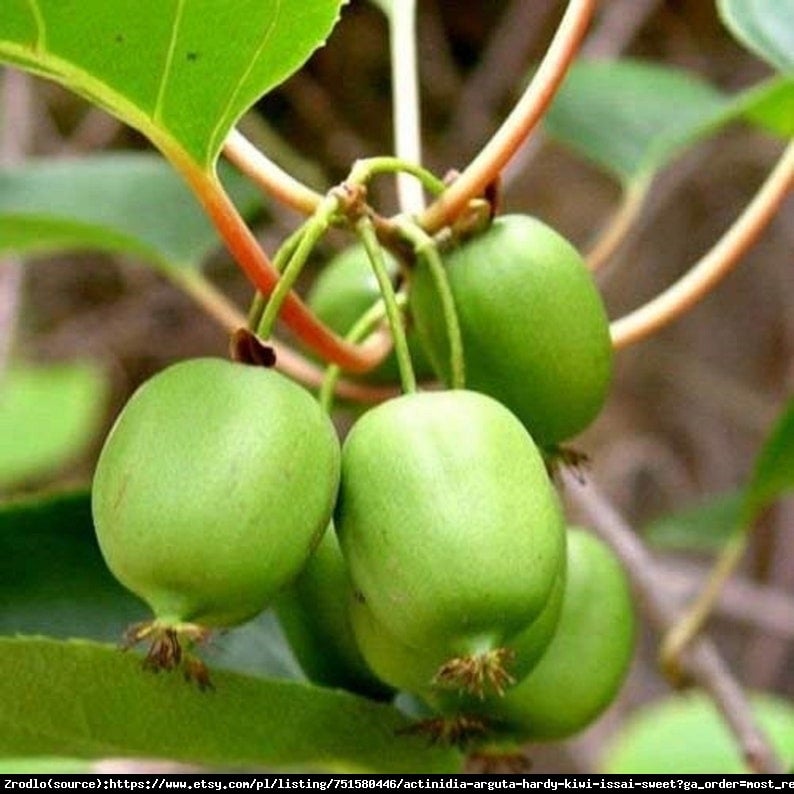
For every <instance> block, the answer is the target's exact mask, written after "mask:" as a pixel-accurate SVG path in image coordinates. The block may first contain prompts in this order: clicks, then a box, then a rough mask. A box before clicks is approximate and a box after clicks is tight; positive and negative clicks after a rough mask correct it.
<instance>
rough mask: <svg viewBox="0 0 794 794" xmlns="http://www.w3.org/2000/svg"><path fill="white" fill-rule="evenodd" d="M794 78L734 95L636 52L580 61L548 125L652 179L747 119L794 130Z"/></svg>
mask: <svg viewBox="0 0 794 794" xmlns="http://www.w3.org/2000/svg"><path fill="white" fill-rule="evenodd" d="M793 103H794V81H791V80H789V79H786V78H775V79H773V80H770V81H769V82H768V83H764V84H762V85H760V86H754V87H753V88H752V89H750V90H748V91H746V92H743V93H741V94H737V95H736V96H728V95H726V94H723V93H721V92H720V91H718V90H717V89H716V88H713V87H712V86H710V85H709V84H708V83H706V82H704V81H703V80H701V79H700V78H698V77H696V76H695V75H692V74H690V73H688V72H686V71H683V70H681V69H674V68H671V67H669V66H662V65H659V64H652V63H648V62H642V61H638V60H633V59H622V60H616V61H592V62H579V63H576V64H574V66H573V67H572V68H571V70H570V71H569V73H568V76H567V77H566V79H565V82H564V83H563V86H562V88H561V90H560V92H559V93H558V95H557V97H556V98H555V100H554V102H553V104H552V106H551V108H550V109H549V112H548V114H547V115H546V119H545V124H546V131H547V132H548V133H549V135H550V136H551V137H552V138H555V139H556V140H558V141H560V142H561V143H562V144H564V145H566V146H568V147H570V148H572V149H573V150H574V151H576V152H578V153H579V154H581V155H582V156H584V157H585V158H587V159H589V160H591V161H592V162H593V163H594V164H596V165H597V166H599V167H600V168H602V169H604V170H605V171H607V172H608V173H611V174H612V175H614V176H615V177H616V178H617V179H619V180H620V181H622V182H623V183H632V182H635V181H637V180H641V179H645V178H647V177H648V176H650V175H652V174H653V173H654V172H656V171H658V170H659V169H661V168H663V167H664V166H665V165H667V164H668V163H669V162H670V161H671V160H672V159H673V157H675V156H676V155H677V154H679V153H680V152H681V151H682V150H683V149H685V148H686V147H687V146H691V145H693V144H694V143H696V142H698V141H699V140H701V139H703V138H705V137H707V136H709V135H712V134H714V133H716V132H717V131H719V130H720V129H721V128H722V127H723V126H725V125H726V124H728V123H729V122H731V121H734V120H737V119H744V120H746V121H749V122H751V123H753V124H756V125H759V126H762V127H764V128H766V129H767V130H768V131H770V132H772V133H774V134H778V135H783V136H788V135H790V134H792V132H794V104H793Z"/></svg>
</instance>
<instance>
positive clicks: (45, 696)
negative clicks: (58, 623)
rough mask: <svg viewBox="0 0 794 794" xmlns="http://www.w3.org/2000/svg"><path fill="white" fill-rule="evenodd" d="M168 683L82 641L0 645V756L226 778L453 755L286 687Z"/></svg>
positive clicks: (352, 704) (438, 766)
mask: <svg viewBox="0 0 794 794" xmlns="http://www.w3.org/2000/svg"><path fill="white" fill-rule="evenodd" d="M213 682H214V685H215V689H214V690H212V691H209V692H201V691H199V690H198V689H197V688H196V687H194V686H191V685H190V684H188V683H186V682H185V681H183V680H182V678H181V676H179V675H168V674H161V675H152V674H150V673H146V672H144V671H143V670H141V666H140V662H139V660H138V659H136V658H134V657H132V656H130V655H129V654H121V653H119V651H118V650H116V649H115V648H111V647H107V646H102V645H98V644H94V643H88V642H58V641H54V640H45V639H38V638H18V639H0V702H2V703H3V710H2V712H0V756H16V757H20V756H26V755H38V756H40V755H59V756H69V757H76V758H96V757H102V756H105V757H106V756H122V757H150V758H153V757H154V758H157V757H160V758H163V757H164V758H170V759H173V760H176V761H183V762H187V763H199V764H202V765H209V766H219V765H222V766H225V767H236V768H249V767H262V766H267V767H269V768H271V769H272V768H280V769H293V770H294V769H302V770H309V771H311V770H315V771H316V770H328V771H347V772H373V771H377V772H414V773H418V772H422V773H429V772H447V773H449V772H456V771H459V770H460V767H461V759H460V756H459V755H458V754H457V753H456V752H453V751H451V750H442V749H439V748H433V747H430V746H429V745H428V743H427V741H426V740H425V739H423V738H420V737H409V736H405V735H400V734H399V731H400V730H401V729H404V728H406V727H407V726H408V725H409V722H408V720H407V719H406V718H405V717H404V716H402V715H401V714H400V713H399V712H397V711H396V710H395V709H394V708H393V707H391V706H384V705H381V704H377V703H373V702H371V701H368V700H365V699H363V698H359V697H356V696H354V695H351V694H349V693H347V692H342V691H340V690H329V689H322V688H320V687H316V686H313V685H310V684H305V683H298V682H293V681H267V680H262V679H257V678H250V677H246V676H241V675H238V674H235V673H216V674H215V675H214V677H213Z"/></svg>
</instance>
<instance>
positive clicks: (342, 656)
mask: <svg viewBox="0 0 794 794" xmlns="http://www.w3.org/2000/svg"><path fill="white" fill-rule="evenodd" d="M352 597H353V589H352V585H351V584H350V576H349V574H348V572H347V565H346V564H345V561H344V558H343V557H342V552H341V551H340V550H339V542H338V541H337V539H336V532H335V531H334V529H333V526H331V527H329V528H328V530H327V531H326V533H325V534H324V535H323V539H322V541H321V542H320V545H319V546H318V547H317V548H316V549H315V550H314V551H313V552H312V555H311V557H309V560H308V562H307V563H306V565H305V566H304V568H303V570H302V571H301V572H300V574H298V577H297V578H296V579H295V581H294V582H292V583H291V584H290V585H289V586H288V587H287V588H286V590H284V591H283V592H282V593H281V594H279V596H278V598H277V599H276V603H275V609H276V614H277V615H278V619H279V622H280V623H281V627H282V628H283V629H284V633H285V634H286V635H287V639H288V640H289V644H290V647H291V648H292V651H293V653H294V654H295V656H296V658H297V659H298V662H299V663H300V666H301V668H302V669H303V672H304V673H306V676H307V677H308V678H309V679H310V680H312V681H314V682H315V683H318V684H323V685H324V686H330V687H341V688H343V689H347V690H350V691H351V692H358V693H359V694H361V695H365V696H366V697H370V698H374V699H377V700H386V699H389V698H390V697H391V696H392V695H393V694H394V691H393V690H392V689H391V688H390V687H388V686H386V685H384V684H383V683H381V682H380V681H379V680H378V679H377V678H376V677H375V675H374V674H373V673H372V671H371V670H370V669H369V667H367V663H366V662H365V661H364V659H363V657H362V656H361V652H360V651H359V649H358V645H357V644H356V638H355V636H354V634H353V627H352V625H351V621H350V615H349V612H348V602H349V601H350V600H351V599H352Z"/></svg>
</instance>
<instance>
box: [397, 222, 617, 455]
mask: <svg viewBox="0 0 794 794" xmlns="http://www.w3.org/2000/svg"><path fill="white" fill-rule="evenodd" d="M446 269H447V274H448V278H449V282H450V286H451V289H452V294H453V297H454V299H455V304H456V307H457V312H458V318H459V321H460V328H461V335H462V339H463V352H464V359H465V364H466V385H467V387H468V388H470V389H473V390H475V391H480V392H483V393H485V394H489V395H491V396H492V397H495V398H496V399H497V400H499V401H500V402H501V403H503V404H504V405H506V406H507V407H508V408H509V409H510V410H511V411H512V412H513V413H515V414H516V416H518V418H519V419H520V420H521V421H522V422H523V423H524V425H525V426H526V428H527V429H528V430H529V432H530V434H531V435H532V437H533V438H534V439H535V441H536V443H538V444H540V445H541V446H546V447H551V446H554V445H555V444H557V443H559V442H561V441H564V440H565V439H567V438H570V437H571V436H573V435H575V434H576V433H579V432H580V431H581V430H583V429H584V428H585V427H587V425H588V424H590V422H591V421H592V420H593V419H594V418H595V416H596V415H597V414H598V412H599V411H600V409H601V407H602V406H603V404H604V401H605V399H606V395H607V389H608V387H609V382H610V378H611V370H612V347H611V342H610V336H609V322H608V319H607V316H606V312H605V310H604V306H603V303H602V301H601V298H600V295H599V293H598V290H597V289H596V287H595V285H594V283H593V280H592V278H591V276H590V273H589V272H588V270H587V268H586V267H585V265H584V262H583V261H582V258H581V256H580V255H579V253H578V252H577V251H576V249H574V248H573V246H571V245H570V243H568V242H567V241H566V240H565V239H564V238H563V237H562V236H560V235H559V234H558V233H557V232H555V231H554V230H553V229H551V228H550V227H549V226H546V225H545V224H544V223H542V222H541V221H539V220H536V219H535V218H530V217H527V216H522V215H506V216H503V217H500V218H497V219H496V220H495V221H494V222H493V224H492V225H491V226H490V227H489V228H488V230H487V231H485V232H484V233H482V234H481V235H479V236H477V237H475V238H473V239H471V240H469V241H467V242H465V243H463V244H462V245H460V246H459V247H458V248H456V249H454V250H453V251H452V252H451V253H450V254H449V255H448V256H447V257H446ZM409 294H410V307H411V311H412V313H413V317H414V319H415V322H416V326H417V331H418V332H419V336H420V339H421V340H422V343H423V344H424V345H425V348H426V351H427V353H428V355H429V357H430V360H431V361H432V363H433V366H434V367H435V368H436V370H437V371H438V373H439V374H440V375H441V377H442V378H443V379H444V380H445V381H446V382H447V383H449V381H450V364H449V341H448V339H447V332H446V328H445V325H444V319H443V315H442V313H441V311H440V309H439V306H440V305H441V304H440V298H439V297H438V292H437V290H436V287H435V282H434V280H433V277H432V275H431V273H430V271H429V268H428V267H427V266H426V265H424V264H423V263H421V262H420V263H419V265H418V266H417V268H416V270H415V272H414V274H413V277H412V279H411V287H410V293H409Z"/></svg>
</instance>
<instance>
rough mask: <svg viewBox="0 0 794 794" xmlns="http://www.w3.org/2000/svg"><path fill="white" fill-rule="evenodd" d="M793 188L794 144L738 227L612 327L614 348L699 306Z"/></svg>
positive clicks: (644, 335) (747, 248)
mask: <svg viewBox="0 0 794 794" xmlns="http://www.w3.org/2000/svg"><path fill="white" fill-rule="evenodd" d="M793 186H794V141H791V142H790V143H789V145H788V146H787V147H786V149H785V150H784V151H783V154H782V155H781V157H780V159H779V160H778V162H777V165H776V166H775V167H774V169H773V170H772V172H771V173H770V174H769V176H768V177H767V179H766V181H765V182H764V184H763V185H762V186H761V188H760V189H759V191H758V193H756V195H755V197H754V198H753V200H752V201H751V202H750V203H749V204H748V205H747V207H746V208H745V210H744V212H743V213H742V214H741V215H740V216H739V218H738V219H737V220H736V222H735V223H734V224H733V226H731V228H730V229H728V231H727V232H725V234H724V235H723V236H722V237H721V238H720V240H719V241H718V242H717V243H716V244H715V245H714V247H713V248H712V249H711V250H710V251H709V252H708V253H706V254H705V255H704V256H703V257H702V258H701V259H700V261H698V262H697V263H696V264H695V265H694V266H693V267H692V269H691V270H689V271H688V272H687V273H686V274H685V275H684V276H682V277H681V278H680V279H679V280H678V281H677V282H675V284H673V285H672V286H671V287H669V288H668V289H667V290H665V291H664V292H662V293H661V294H660V295H657V296H656V297H655V298H654V299H653V300H651V301H649V302H648V303H646V304H645V305H644V306H641V307H640V308H639V309H635V310H634V311H633V312H631V313H630V314H628V315H626V316H625V317H621V318H620V319H619V320H615V321H614V322H613V323H612V325H611V333H612V344H613V345H614V347H615V348H623V347H627V346H628V345H631V344H634V342H639V341H641V340H642V339H645V338H646V337H648V336H651V335H652V334H653V333H655V332H656V331H658V330H659V329H660V328H663V327H664V326H665V325H668V324H669V323H671V322H673V320H676V319H677V318H678V317H680V316H681V315H682V314H684V313H686V312H687V311H688V310H689V309H691V308H692V307H693V306H694V305H695V304H696V303H698V302H699V301H700V300H702V299H703V298H704V297H705V296H706V295H708V294H709V292H711V290H712V289H714V287H715V286H716V285H717V284H718V283H719V282H720V281H721V280H722V279H723V278H724V277H725V276H726V275H727V274H728V273H730V272H731V270H732V269H733V268H734V267H735V266H736V265H737V264H738V263H739V262H740V261H741V258H742V256H743V255H744V254H745V253H747V251H748V250H749V249H750V247H751V246H752V245H753V244H754V243H755V241H756V240H757V239H758V238H759V236H760V235H761V232H762V231H763V230H764V229H765V228H766V226H767V225H768V224H769V222H770V221H771V220H772V218H773V217H774V216H775V213H776V212H777V210H778V209H779V208H780V206H781V204H782V203H783V201H784V200H785V199H786V197H787V196H788V195H789V193H790V192H791V190H792V187H793Z"/></svg>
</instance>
